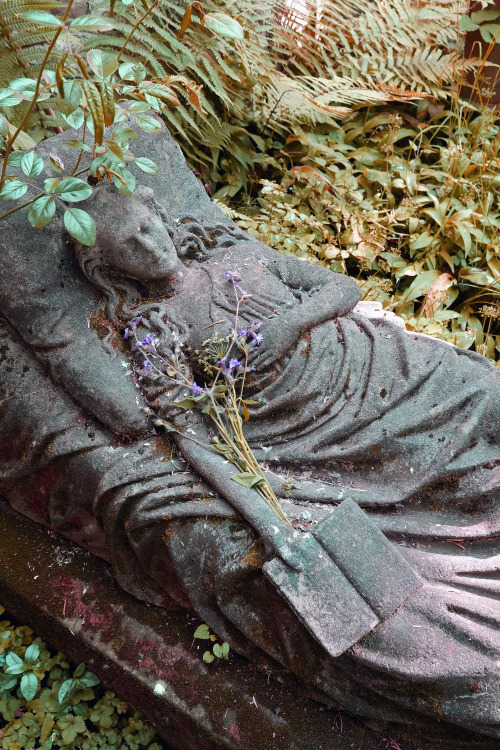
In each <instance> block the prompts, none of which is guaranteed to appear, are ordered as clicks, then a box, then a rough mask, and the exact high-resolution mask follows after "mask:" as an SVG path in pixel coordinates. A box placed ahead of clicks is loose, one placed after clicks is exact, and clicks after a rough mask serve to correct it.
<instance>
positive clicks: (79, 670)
mask: <svg viewBox="0 0 500 750" xmlns="http://www.w3.org/2000/svg"><path fill="white" fill-rule="evenodd" d="M83 674H85V662H83V661H82V662H81V663H80V664H79V665H78V666H77V668H76V669H75V671H74V672H73V677H74V678H75V680H76V679H78V677H81V676H82V675H83Z"/></svg>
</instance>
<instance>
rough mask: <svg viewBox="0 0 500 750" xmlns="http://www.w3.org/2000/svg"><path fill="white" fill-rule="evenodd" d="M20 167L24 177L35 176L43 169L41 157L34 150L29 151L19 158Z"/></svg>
mask: <svg viewBox="0 0 500 750" xmlns="http://www.w3.org/2000/svg"><path fill="white" fill-rule="evenodd" d="M21 169H22V170H23V172H24V174H25V175H26V177H37V176H38V175H39V174H40V172H41V171H42V169H43V159H42V158H41V156H38V154H35V152H34V151H29V152H28V153H27V154H24V156H23V158H22V159H21Z"/></svg>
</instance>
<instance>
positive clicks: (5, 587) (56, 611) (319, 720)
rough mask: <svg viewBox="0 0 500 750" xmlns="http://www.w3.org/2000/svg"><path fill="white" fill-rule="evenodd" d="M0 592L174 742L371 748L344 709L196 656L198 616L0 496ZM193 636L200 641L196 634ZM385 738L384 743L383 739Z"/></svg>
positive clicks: (370, 737)
mask: <svg viewBox="0 0 500 750" xmlns="http://www.w3.org/2000/svg"><path fill="white" fill-rule="evenodd" d="M0 602H2V604H4V606H6V607H7V610H8V612H10V613H11V614H12V615H13V616H14V617H16V618H18V619H19V620H20V621H22V623H23V624H27V625H29V626H30V627H32V628H33V629H34V630H35V631H36V633H37V634H39V635H40V636H41V637H42V638H44V639H46V640H47V641H48V642H49V643H50V644H51V645H53V646H54V647H56V648H58V649H60V650H61V651H63V652H64V653H65V654H66V655H67V656H68V657H69V658H70V659H71V660H73V661H74V662H77V663H78V662H81V661H84V662H85V663H86V665H87V666H88V668H89V669H91V670H92V671H94V672H96V673H97V674H98V675H99V677H100V678H101V680H102V681H103V683H104V684H105V685H106V686H107V687H109V688H110V689H112V690H114V691H116V692H117V693H118V694H119V695H120V696H121V697H123V698H124V699H125V700H127V701H128V702H129V703H130V704H131V705H132V706H133V707H134V708H136V709H137V710H140V711H142V712H144V714H145V715H146V716H147V717H148V718H149V719H150V720H151V721H152V722H153V723H154V724H155V725H156V727H157V730H158V733H159V734H160V735H161V736H162V737H163V738H164V739H165V741H166V742H167V743H168V744H169V745H170V746H171V747H172V748H175V749H176V750H177V749H178V750H212V748H219V747H222V748H230V750H381V749H382V748H384V747H387V744H386V742H384V741H382V740H381V738H379V737H378V736H377V735H375V734H374V733H373V732H371V731H370V730H369V729H367V728H365V727H363V726H362V725H361V724H359V723H358V722H356V721H355V720H354V719H352V718H351V717H350V716H349V715H348V714H346V713H344V712H342V713H340V712H339V711H338V710H336V709H334V708H326V707H324V706H321V705H320V704H318V703H316V702H315V701H313V700H310V699H308V698H307V697H305V695H304V687H303V686H301V685H300V684H299V683H298V682H297V681H295V679H294V678H292V677H290V676H289V675H283V684H280V682H279V681H276V679H274V678H271V679H269V677H268V676H267V675H265V674H263V673H262V672H259V671H258V670H257V669H256V668H255V667H254V666H253V665H252V664H250V663H249V662H248V661H247V660H246V659H243V658H242V657H239V656H238V655H236V654H231V655H230V658H229V661H224V660H221V661H216V662H214V663H212V664H208V665H206V664H205V663H204V662H203V661H202V654H203V651H204V650H205V642H203V641H195V642H193V633H194V630H195V629H196V627H197V625H198V624H199V621H197V620H195V619H194V618H192V617H190V616H188V615H186V614H185V613H178V612H167V611H165V610H162V609H158V608H155V607H150V606H148V605H146V604H144V603H143V602H140V601H138V600H137V599H135V598H134V597H132V596H129V595H128V594H126V593H125V592H124V591H123V590H122V589H120V588H119V586H118V585H117V583H116V582H115V580H114V577H113V575H112V572H111V569H110V567H109V566H108V565H107V564H106V563H104V562H103V561H102V560H100V559H98V558H96V557H94V556H93V555H90V554H89V553H88V552H86V551H85V550H83V549H82V548H81V547H79V546H77V545H75V544H73V543H71V542H69V541H67V540H65V539H63V538H62V537H60V536H58V535H56V534H54V533H53V532H51V531H49V530H47V529H45V528H43V527H41V526H39V525H37V524H35V523H33V522H32V521H30V520H29V519H27V518H24V517H22V516H20V515H19V514H17V513H15V512H14V511H13V510H12V509H11V508H10V507H9V506H8V505H7V503H6V502H5V501H3V500H0ZM198 644H201V645H200V646H198ZM389 746H390V745H389Z"/></svg>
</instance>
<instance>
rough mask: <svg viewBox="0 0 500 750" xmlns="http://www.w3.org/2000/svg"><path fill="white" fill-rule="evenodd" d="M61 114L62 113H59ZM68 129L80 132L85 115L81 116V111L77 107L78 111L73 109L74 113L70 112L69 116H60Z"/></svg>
mask: <svg viewBox="0 0 500 750" xmlns="http://www.w3.org/2000/svg"><path fill="white" fill-rule="evenodd" d="M61 114H62V113H61ZM62 116H63V117H64V119H65V120H66V122H67V123H68V125H69V126H70V128H74V129H75V130H80V128H81V127H82V125H83V121H84V119H85V115H84V114H83V110H82V109H81V108H80V107H78V109H75V111H74V112H72V113H71V114H70V115H62Z"/></svg>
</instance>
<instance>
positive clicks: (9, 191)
mask: <svg viewBox="0 0 500 750" xmlns="http://www.w3.org/2000/svg"><path fill="white" fill-rule="evenodd" d="M27 189H28V186H27V185H26V184H25V183H24V182H21V181H20V180H16V179H13V180H6V181H5V183H4V186H3V188H2V190H1V191H0V198H1V199H2V200H4V201H17V199H18V198H22V197H23V195H24V194H25V192H26V191H27Z"/></svg>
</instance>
